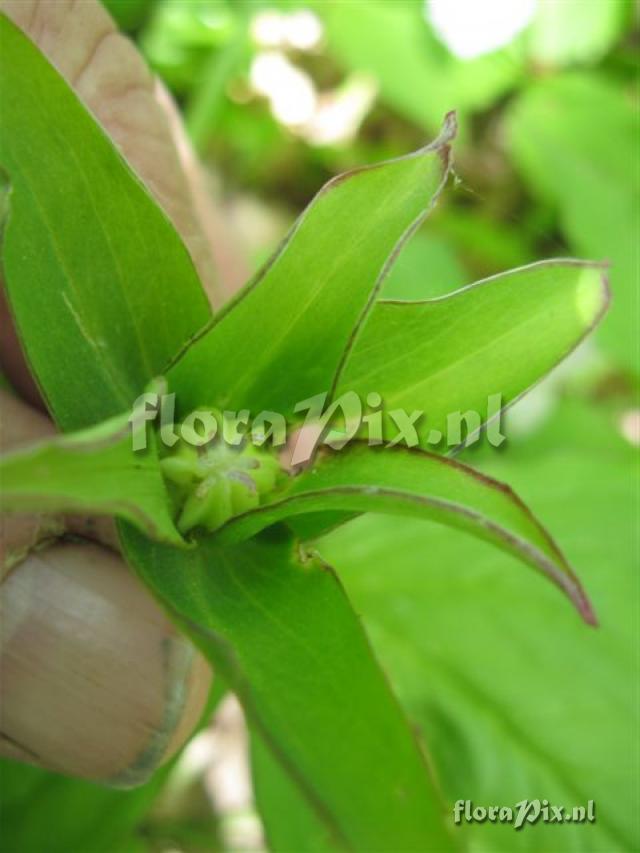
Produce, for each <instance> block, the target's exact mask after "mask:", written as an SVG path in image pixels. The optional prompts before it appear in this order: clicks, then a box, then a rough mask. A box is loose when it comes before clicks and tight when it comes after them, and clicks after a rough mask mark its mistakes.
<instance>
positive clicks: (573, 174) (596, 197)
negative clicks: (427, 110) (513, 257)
mask: <svg viewBox="0 0 640 853" xmlns="http://www.w3.org/2000/svg"><path fill="white" fill-rule="evenodd" d="M507 132H508V140H509V142H510V147H511V151H512V154H513V157H514V160H515V163H516V165H517V166H518V167H519V169H520V170H521V171H522V174H523V177H524V178H525V180H526V181H527V183H528V184H529V185H530V187H531V189H532V191H533V192H534V193H535V194H536V195H538V196H540V197H541V198H542V199H544V200H545V201H547V202H551V203H552V204H553V205H554V206H555V207H556V208H557V209H558V211H559V216H560V224H561V227H562V229H563V231H564V233H565V236H566V237H567V239H568V241H569V243H570V245H571V247H572V249H573V251H575V252H577V253H580V254H584V255H586V256H587V257H594V258H602V259H606V260H609V261H610V262H611V288H612V292H613V296H614V299H613V304H612V310H611V312H610V315H609V317H608V318H607V320H606V322H605V323H603V325H602V329H601V331H600V333H599V336H598V337H599V340H600V341H601V342H602V343H603V345H604V346H606V348H607V350H608V351H609V352H610V353H611V354H612V355H613V356H614V357H615V358H617V359H618V360H619V361H620V362H621V363H622V364H623V365H624V366H626V367H630V368H632V369H633V370H636V371H637V369H638V366H637V356H636V347H635V343H636V331H635V328H634V320H635V318H636V317H637V315H638V311H639V310H640V306H639V304H638V294H639V293H640V275H639V272H638V271H639V270H640V254H639V251H638V239H637V235H638V233H639V231H640V203H639V199H640V173H639V172H638V168H637V148H638V138H639V137H640V123H639V116H638V111H637V109H635V107H634V104H633V101H632V99H630V98H627V96H626V94H625V93H623V92H622V91H620V90H619V88H618V87H616V86H612V85H610V84H609V83H607V82H605V81H603V80H602V79H601V78H598V77H596V76H593V75H588V74H565V75H560V76H557V77H554V78H549V79H544V80H541V81H540V82H538V83H536V84H535V85H534V86H532V87H531V88H530V89H528V90H526V91H525V92H524V93H523V94H522V95H520V97H519V98H518V99H517V100H516V101H515V102H514V103H513V104H512V105H511V107H510V110H509V112H508V114H507Z"/></svg>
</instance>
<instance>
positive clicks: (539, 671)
mask: <svg viewBox="0 0 640 853" xmlns="http://www.w3.org/2000/svg"><path fill="white" fill-rule="evenodd" d="M105 5H106V6H107V7H108V8H109V10H110V11H111V13H112V14H113V15H114V17H115V18H116V19H117V20H118V22H119V24H120V26H121V28H122V29H124V30H125V31H127V32H128V33H129V34H130V36H131V37H132V38H133V39H134V40H135V41H136V42H137V44H138V46H139V48H140V50H141V51H142V53H143V54H144V56H145V57H146V59H147V61H148V62H149V64H150V65H151V67H152V68H153V69H154V70H155V72H156V73H157V74H158V75H159V76H160V77H161V78H162V79H163V80H164V82H165V83H166V85H167V86H168V88H169V89H170V90H171V92H172V93H173V95H174V97H175V98H176V100H177V102H178V104H179V106H180V108H181V111H182V113H183V115H184V118H185V122H186V125H187V128H188V131H189V134H190V136H191V139H192V141H193V143H194V145H195V147H196V149H197V151H198V153H199V155H200V157H201V159H202V161H203V162H204V163H205V165H206V167H207V177H208V180H209V181H210V183H211V188H212V191H213V192H215V193H216V195H217V197H218V199H219V206H220V209H221V210H222V211H223V213H224V215H225V216H226V217H227V218H228V220H229V222H231V223H232V224H233V227H234V229H235V230H236V231H237V232H238V234H239V235H240V242H241V245H242V247H243V249H244V251H245V253H246V255H247V258H248V259H249V263H250V266H251V267H255V266H256V265H257V264H258V263H260V262H261V261H262V260H264V259H265V258H266V257H267V256H268V254H269V253H270V252H271V251H272V249H273V248H274V247H275V245H276V244H277V242H278V241H279V239H280V238H281V237H282V236H283V234H284V233H285V231H286V229H287V227H288V226H289V225H290V223H291V222H292V221H293V219H294V217H295V216H296V215H297V214H298V213H299V212H300V211H301V209H302V208H303V207H304V205H305V204H306V203H307V202H308V201H309V200H310V199H311V198H312V196H313V195H314V193H315V192H317V190H318V189H319V188H320V187H321V185H322V184H323V183H324V182H325V181H326V180H328V179H329V178H330V177H332V176H333V175H335V174H337V173H339V172H341V171H344V170H345V169H348V168H350V167H352V166H355V165H360V164H364V163H370V162H374V161H376V160H380V159H384V158H387V157H393V156H396V155H400V154H404V153H406V152H407V151H410V150H413V149H416V148H419V147H420V146H422V145H423V144H425V142H427V141H428V140H429V139H431V138H432V137H433V136H434V135H435V134H436V132H437V130H438V128H439V126H440V124H441V122H442V118H443V116H444V114H445V113H446V112H447V111H448V110H451V109H455V110H456V111H457V112H458V117H459V122H460V133H459V139H458V141H457V143H456V147H455V151H456V179H455V182H454V184H453V185H452V186H451V187H450V188H449V190H448V192H447V193H445V195H444V197H443V198H442V200H441V201H440V203H439V205H438V207H437V209H436V210H435V211H434V212H433V214H432V215H431V216H430V217H429V219H428V220H427V221H426V223H425V224H424V225H423V226H422V227H421V229H420V230H419V232H418V233H417V234H416V235H415V237H414V238H413V239H412V241H411V242H410V244H409V245H408V246H407V247H406V249H405V250H404V251H403V253H402V254H401V256H400V258H399V259H398V262H397V264H396V265H395V267H394V268H393V270H392V272H391V274H390V276H389V278H388V280H387V281H386V283H385V285H384V295H386V296H393V297H397V298H405V299H417V298H427V297H432V296H439V295H443V294H445V293H447V292H450V291H451V290H454V289H456V288H458V287H461V286H463V285H465V284H468V283H470V282H472V281H475V280H477V279H479V278H482V277H484V276H488V275H492V274H494V273H496V272H499V271H502V270H504V269H507V268H509V267H513V266H518V265H521V264H525V263H528V262H530V261H534V260H538V259H541V258H545V257H554V256H557V257H566V256H576V257H586V258H593V259H601V260H607V261H609V262H610V264H611V269H610V278H611V287H612V292H613V302H612V307H611V310H610V313H609V315H608V317H607V318H606V319H605V321H604V323H603V324H602V326H601V328H600V329H599V330H598V332H597V334H596V336H595V337H594V338H593V339H592V340H590V341H588V342H587V343H586V344H584V345H582V346H581V347H580V348H579V349H578V351H576V353H575V354H574V355H572V356H571V358H570V359H569V360H568V361H567V362H566V363H565V364H564V365H563V366H562V367H561V368H560V369H558V370H557V371H555V372H554V374H553V375H552V376H550V377H549V378H548V379H547V380H545V381H544V382H543V383H541V384H540V385H539V386H538V387H537V388H536V389H535V390H534V391H533V392H532V393H531V394H530V395H528V397H527V398H526V399H525V400H523V401H522V402H521V403H519V404H517V405H516V406H515V407H514V408H513V410H512V411H511V412H510V413H508V415H507V424H506V432H507V436H508V440H507V442H506V444H505V446H504V447H503V448H502V449H501V450H500V451H499V452H496V451H495V450H489V449H487V448H486V447H483V446H478V447H475V448H471V449H469V450H467V451H466V452H465V454H464V457H465V458H466V459H467V460H468V461H470V462H471V463H473V464H475V465H476V466H479V467H481V468H482V469H483V470H486V471H488V472H490V473H492V474H494V475H495V476H497V477H499V478H500V479H503V480H506V481H508V482H509V483H511V484H512V485H513V486H514V488H515V489H516V490H517V491H519V493H520V494H521V496H522V497H523V498H524V499H525V500H527V501H528V502H529V503H530V505H531V507H532V509H533V510H534V511H535V512H536V513H537V514H538V515H539V517H541V519H542V520H543V521H544V522H545V523H547V525H548V526H549V528H550V530H551V531H552V532H553V533H554V534H555V535H556V536H557V539H558V541H559V542H560V543H561V544H562V546H563V548H565V550H566V552H567V554H568V556H569V558H570V560H571V561H572V562H573V564H574V565H575V566H576V567H577V569H578V571H579V573H580V574H581V577H582V578H583V580H584V583H585V586H586V588H587V590H588V591H589V593H590V595H591V596H592V599H593V601H594V603H595V607H596V610H597V612H598V613H599V616H600V620H601V628H600V629H599V630H598V631H590V630H589V629H587V628H585V627H584V626H582V625H580V624H578V622H577V620H576V619H575V617H574V615H573V614H572V613H571V612H570V610H569V608H568V607H567V606H566V604H565V602H564V601H563V600H562V599H561V598H560V597H559V596H558V595H557V593H556V592H555V590H553V588H551V587H550V586H548V585H546V584H544V583H542V582H541V581H540V580H539V578H537V577H535V576H534V575H531V574H528V573H526V572H523V571H522V569H521V567H519V566H518V565H516V563H515V561H513V560H511V559H510V558H509V557H507V556H505V555H502V554H499V553H497V552H496V551H495V550H492V549H491V548H489V547H484V546H482V545H481V544H478V543H477V542H476V541H471V540H469V541H467V540H466V539H464V537H460V536H455V537H454V536H452V535H451V534H450V533H449V532H448V531H447V530H445V529H440V528H438V527H437V526H435V525H431V524H425V523H417V522H413V521H409V520H403V521H402V522H400V521H398V520H393V522H390V521H389V520H384V519H379V518H372V517H363V518H361V519H359V520H357V521H356V522H353V523H351V524H349V525H346V526H345V527H343V528H342V529H340V530H338V531H336V532H334V533H333V534H331V535H329V536H327V537H326V538H325V540H324V541H323V542H322V543H321V550H322V553H323V556H325V557H326V558H327V559H328V560H329V561H330V562H332V563H333V564H334V565H335V566H336V568H337V569H338V571H339V573H340V575H341V577H342V579H343V580H344V582H345V584H346V586H347V589H348V592H349V593H350V594H351V596H352V597H353V600H354V602H355V605H356V608H357V610H358V612H359V613H360V614H361V615H362V618H363V620H364V622H365V625H366V627H367V629H368V631H369V633H370V636H371V638H372V641H373V643H374V646H375V648H376V651H377V653H378V654H379V656H380V659H381V660H382V662H383V664H384V666H385V669H386V670H387V672H388V674H389V677H390V678H391V680H392V683H393V685H394V687H395V689H396V691H397V692H398V695H399V697H400V698H401V700H402V702H403V703H404V705H405V707H406V708H407V709H408V711H409V713H410V715H411V718H412V720H413V722H414V724H415V726H416V728H417V730H418V731H419V733H420V735H421V737H422V738H423V739H424V741H425V743H427V744H428V748H429V751H430V754H431V757H432V760H433V764H434V766H435V768H436V771H437V773H438V775H439V777H440V781H441V784H442V788H443V791H444V793H445V796H446V797H447V799H449V800H451V801H454V800H457V799H466V798H469V799H472V800H473V801H474V802H475V803H476V804H483V805H491V804H500V805H503V804H504V805H513V804H514V803H515V802H517V801H518V800H520V799H523V798H529V799H531V798H534V797H540V798H547V799H548V800H549V801H550V802H552V803H557V804H562V805H565V806H573V805H580V804H583V803H585V802H586V801H587V800H589V799H593V800H595V801H596V809H597V821H596V823H595V824H591V825H575V824H572V825H563V826H561V827H556V826H551V825H549V826H544V825H542V824H538V825H536V826H535V827H529V828H527V829H526V830H525V831H524V832H520V833H514V831H513V830H512V829H511V828H509V827H500V826H498V825H490V824H484V825H480V824H471V825H470V826H467V827H465V828H464V829H461V830H460V831H461V833H464V835H465V836H466V838H467V841H468V843H469V845H470V847H471V849H473V850H478V851H483V850H486V851H496V850H504V851H513V850H516V849H518V850H519V849H522V850H532V851H537V853H539V851H550V853H551V851H553V853H558V851H563V853H564V851H598V852H599V853H602V851H631V850H637V849H638V846H640V835H639V834H638V810H637V803H638V802H640V790H639V789H638V776H637V767H638V766H640V750H639V734H638V710H639V708H638V695H637V690H636V688H635V683H636V680H637V677H638V639H639V637H638V627H639V623H640V620H639V618H638V617H639V615H640V614H639V611H638V601H639V597H638V592H639V590H638V582H637V570H638V566H639V563H640V560H639V556H640V542H639V537H638V483H639V478H638V473H639V468H638V455H637V448H638V445H640V408H639V404H638V379H639V373H640V360H639V332H638V307H639V306H638V292H639V285H640V275H639V258H638V233H639V228H638V226H639V218H640V203H639V199H640V157H639V151H640V146H639V143H640V132H639V123H640V118H639V111H638V88H637V74H638V43H639V40H640V34H639V31H638V8H637V6H636V5H635V4H634V3H633V2H631V0H628V2H627V0H510V2H507V0H503V2H497V0H455V2H452V0H431V2H420V0H414V2H404V1H403V0H388V2H387V0H373V2H350V1H349V0H347V2H305V3H298V2H273V0H272V2H268V3H267V2H265V3H262V2H258V0H254V2H241V0H236V2H217V1H216V0H188V2H184V0H155V2H154V0H105ZM294 286H295V283H292V287H294ZM534 345H535V342H532V346H534ZM221 713H223V717H222V718H220V717H218V718H217V719H218V722H217V724H216V727H215V728H214V729H213V730H206V731H204V732H202V733H201V734H200V735H198V736H197V737H196V738H195V740H194V741H192V743H191V745H190V746H189V747H188V748H187V750H186V752H185V753H184V754H183V756H182V758H181V759H180V760H179V761H178V763H177V766H176V768H175V769H173V770H172V771H171V772H165V773H162V774H159V776H158V777H157V778H156V779H155V780H153V781H152V783H151V784H150V785H148V786H146V787H145V788H143V789H140V790H137V791H132V792H116V791H105V790H103V789H99V788H95V787H93V786H90V785H86V784H84V783H80V782H76V781H72V780H64V779H61V778H60V777H56V776H53V775H52V774H46V773H44V772H41V771H35V770H32V769H29V768H21V767H18V766H16V765H6V766H5V768H4V771H3V776H2V777H1V778H2V779H3V788H4V790H5V791H7V792H9V793H8V794H5V796H4V798H3V799H4V803H3V807H4V810H5V819H4V828H5V839H8V843H7V841H6V840H5V844H4V846H3V849H5V850H8V851H13V850H15V851H16V853H23V851H30V850H34V851H35V850H38V851H41V850H47V851H54V850H55V851H57V850H60V851H62V850H66V851H70V850H74V851H75V850H78V851H84V850H86V851H98V850H105V851H115V850H117V851H129V850H132V851H140V850H149V851H154V850H172V851H174V850H183V851H185V853H189V851H194V853H195V851H205V850H221V849H247V850H257V849H262V848H263V846H264V844H265V843H266V842H265V840H264V835H265V830H266V836H267V837H268V839H269V840H270V841H271V843H272V846H273V848H274V849H278V850H287V851H296V853H297V851H302V850H323V849H326V845H327V839H326V837H325V835H324V833H323V831H322V829H321V827H318V826H317V825H316V824H315V819H314V817H313V816H312V815H311V814H309V813H308V812H307V811H306V809H305V807H304V806H303V805H302V804H301V803H300V802H299V801H298V799H297V795H296V792H295V791H294V790H293V789H291V787H290V785H289V784H288V783H287V781H286V780H283V779H282V778H281V777H279V776H278V774H277V772H276V770H275V768H273V767H270V766H269V765H268V762H267V761H266V759H265V756H264V755H262V751H261V749H260V744H258V743H254V748H253V750H252V756H253V763H254V768H255V780H254V781H255V791H254V799H255V800H256V801H257V802H258V805H259V806H260V811H261V822H260V821H259V820H258V818H257V815H256V811H255V807H254V805H253V801H252V799H251V794H250V793H247V792H248V791H249V788H248V786H247V784H246V780H245V781H244V782H242V779H243V776H242V773H243V772H244V771H243V770H242V768H240V769H238V767H237V766H236V767H235V770H233V760H232V762H231V764H232V772H231V775H230V776H229V775H227V776H226V777H224V774H222V776H221V775H220V772H219V771H220V767H221V765H222V764H224V762H223V760H222V758H221V756H222V757H224V755H225V754H226V753H225V750H226V749H227V746H225V745H224V744H227V745H228V744H229V743H230V742H236V741H238V738H239V741H238V743H239V744H240V746H238V749H240V752H242V749H243V746H242V744H243V740H242V738H243V734H242V731H241V730H240V734H238V729H237V726H236V727H235V728H234V725H235V724H228V725H231V730H232V733H231V735H229V732H228V731H227V737H226V740H225V737H223V736H222V735H221V731H222V733H223V735H224V732H225V717H224V714H225V713H226V714H227V715H228V716H229V715H230V716H229V719H231V721H232V723H233V719H234V713H235V712H233V709H231V710H229V709H228V708H227V710H226V711H225V710H224V708H223V711H222V712H221ZM363 713H366V709H363ZM221 719H222V722H221V721H220V720H221ZM236 722H237V721H236ZM221 727H222V728H221ZM381 736H384V735H383V733H382V734H381ZM234 739H235V740H234ZM238 743H236V746H237V745H238ZM234 760H236V761H237V758H236V759H234ZM227 763H228V762H227ZM234 773H235V775H234ZM220 779H222V782H221V781H220ZM224 779H226V782H225V781H224ZM238 779H240V782H239V781H238ZM216 780H217V781H216ZM243 785H244V787H243ZM234 786H235V788H234ZM225 791H226V793H225ZM234 792H235V793H234ZM236 794H237V796H236ZM211 802H213V805H214V810H212V808H211ZM27 803H28V805H26V806H25V804H27ZM25 808H27V809H28V815H29V817H27V818H26V821H27V823H25ZM67 814H73V815H74V816H75V817H74V819H73V820H71V819H65V817H64V815H67ZM78 815H82V816H83V817H82V820H80V821H78ZM38 827H40V828H39V829H38ZM98 839H99V840H98Z"/></svg>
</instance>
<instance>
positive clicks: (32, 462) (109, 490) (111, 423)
mask: <svg viewBox="0 0 640 853" xmlns="http://www.w3.org/2000/svg"><path fill="white" fill-rule="evenodd" d="M130 419H131V415H129V414H125V415H119V416H116V417H115V418H111V419H110V420H108V421H106V422H104V423H102V424H100V425H99V426H95V427H90V428H89V429H86V430H82V431H81V432H76V433H72V434H69V435H65V436H58V437H56V438H52V439H49V440H47V441H44V442H41V443H38V444H34V445H32V446H29V447H26V448H24V449H21V450H18V451H15V452H14V453H9V454H5V455H3V456H1V457H0V483H1V484H2V488H1V489H0V510H2V511H3V512H8V511H13V512H32V511H36V512H81V513H95V514H97V515H117V516H119V517H120V518H124V519H127V520H128V521H130V522H131V523H132V524H135V525H136V527H138V528H139V529H140V530H143V531H144V532H145V533H146V534H147V535H148V536H151V537H152V538H154V539H159V540H160V541H163V542H167V543H170V544H173V545H183V546H184V545H185V542H184V540H183V539H182V537H181V536H180V534H179V533H178V531H177V530H176V528H175V526H174V524H173V521H172V519H171V515H170V508H169V499H168V495H167V490H166V487H165V485H164V481H163V479H162V476H161V474H160V469H159V467H158V462H157V458H156V455H155V450H154V448H153V447H152V446H150V447H149V448H148V449H147V450H145V451H140V450H137V451H134V450H133V449H132V441H131V423H130Z"/></svg>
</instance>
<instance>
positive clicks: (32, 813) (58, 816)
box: [0, 760, 171, 853]
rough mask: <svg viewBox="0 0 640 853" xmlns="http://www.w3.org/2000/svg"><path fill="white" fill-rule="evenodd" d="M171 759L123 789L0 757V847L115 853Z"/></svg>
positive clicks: (26, 852)
mask: <svg viewBox="0 0 640 853" xmlns="http://www.w3.org/2000/svg"><path fill="white" fill-rule="evenodd" d="M170 768H171V765H168V766H166V767H163V768H161V769H160V770H159V771H158V772H157V773H156V774H155V775H154V777H153V779H152V780H151V781H149V782H147V783H146V784H145V785H142V786H140V787H138V788H135V789H134V790H130V791H122V790H117V789H114V788H106V787H103V786H101V785H94V784H92V783H90V782H86V781H84V780H81V779H71V778H68V777H66V776H60V775H58V774H57V773H50V772H48V771H46V770H43V769H42V768H40V767H31V766H28V765H26V764H17V763H15V762H13V761H5V760H3V761H0V791H1V793H2V796H0V823H1V824H2V847H3V849H4V850H6V851H7V853H9V851H11V853H14V851H15V853H17V851H20V853H42V851H43V850H46V851H47V853H70V851H72V850H74V851H76V850H77V851H79V850H89V849H90V850H91V853H114V851H116V850H117V851H118V853H121V851H124V850H125V849H127V850H128V847H127V846H126V845H127V843H128V840H129V839H130V838H131V836H132V833H133V831H134V829H135V827H136V825H137V824H138V823H139V822H140V821H141V819H142V818H143V816H144V814H145V812H146V811H147V810H148V809H149V807H150V805H151V803H152V802H153V800H154V799H155V797H156V796H157V794H158V793H159V790H160V788H161V787H162V786H163V785H164V783H165V781H166V778H167V775H168V773H169V771H170Z"/></svg>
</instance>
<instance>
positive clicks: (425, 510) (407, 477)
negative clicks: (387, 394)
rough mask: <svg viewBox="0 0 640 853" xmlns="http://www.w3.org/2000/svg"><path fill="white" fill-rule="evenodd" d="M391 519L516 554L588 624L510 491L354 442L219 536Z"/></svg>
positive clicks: (419, 457) (577, 597)
mask: <svg viewBox="0 0 640 853" xmlns="http://www.w3.org/2000/svg"><path fill="white" fill-rule="evenodd" d="M327 510H332V511H333V510H344V511H347V512H388V513H391V514H395V515H409V516H414V517H418V518H425V519H429V520H433V521H438V522H440V523H443V524H448V525H450V526H452V527H456V528H459V529H461V530H463V531H466V532H468V533H471V534H473V535H475V536H477V537H479V538H481V539H485V540H487V541H489V542H492V543H493V544H494V545H497V546H498V547H499V548H502V549H503V550H505V551H508V552H509V553H511V554H515V555H516V556H517V557H519V558H520V559H521V560H523V561H524V562H525V563H527V564H528V565H530V566H533V567H534V568H535V569H538V570H539V571H541V572H542V573H543V574H545V575H546V576H547V577H548V578H549V579H550V580H552V581H553V582H554V583H555V584H557V586H559V587H560V588H561V589H562V590H564V592H565V593H566V594H567V595H568V596H569V598H570V599H571V600H572V601H573V603H574V604H575V606H576V608H577V609H578V611H579V612H580V614H581V615H582V617H583V618H584V619H585V621H587V622H590V623H594V622H595V617H594V615H593V612H592V610H591V606H590V604H589V601H588V599H587V597H586V595H585V593H584V591H583V589H582V587H581V586H580V582H579V580H578V579H577V577H576V576H575V575H574V573H573V571H572V570H571V567H570V566H569V564H568V563H567V561H566V559H565V558H564V556H563V554H562V553H561V551H560V550H559V548H558V547H557V545H556V544H555V542H554V541H553V539H552V538H551V537H550V536H549V534H548V533H547V531H546V530H545V529H544V527H542V525H541V524H540V523H539V522H538V521H537V520H536V519H535V518H534V516H533V515H532V514H531V512H530V511H529V510H528V509H527V507H526V506H525V504H523V503H522V501H521V500H520V499H519V498H518V497H517V495H515V494H514V493H513V492H512V491H511V489H510V488H509V487H508V486H506V485H504V484H503V483H499V482H498V481H497V480H492V479H490V478H489V477H485V476H484V475H482V474H479V473H478V472H477V471H474V470H473V469H472V468H468V467H467V466H466V465H462V464H460V463H459V462H454V461H453V460H451V459H445V458H443V457H441V456H435V455H433V454H429V453H424V452H422V451H420V450H413V451H412V450H408V449H403V448H399V447H396V448H393V449H390V448H385V447H367V446H366V445H365V444H362V443H360V442H354V443H352V444H350V445H348V446H347V447H346V448H344V449H343V450H341V451H339V452H335V453H328V454H322V455H320V456H319V457H318V458H317V459H316V461H315V463H314V464H313V466H312V467H311V468H309V469H307V470H306V471H305V472H304V473H302V474H300V475H299V476H297V477H294V478H292V480H291V481H290V483H289V484H288V485H287V486H285V488H284V489H282V490H280V491H279V492H276V493H274V494H273V495H272V497H271V502H270V503H269V504H266V505H265V506H262V507H259V508H257V509H254V510H250V511H249V512H247V513H244V514H243V515H239V516H237V517H236V518H235V519H233V520H232V521H230V522H228V523H227V525H226V526H225V527H223V528H222V529H221V530H220V532H219V535H220V536H221V537H223V538H224V540H225V541H239V540H242V539H245V538H248V537H249V536H253V535H255V534H256V533H257V532H258V531H259V530H262V529H264V528H265V527H267V526H268V525H270V524H273V523H275V522H276V521H281V520H283V519H286V518H288V517H291V516H296V515H302V514H306V513H312V512H315V511H321V512H324V511H327Z"/></svg>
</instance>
